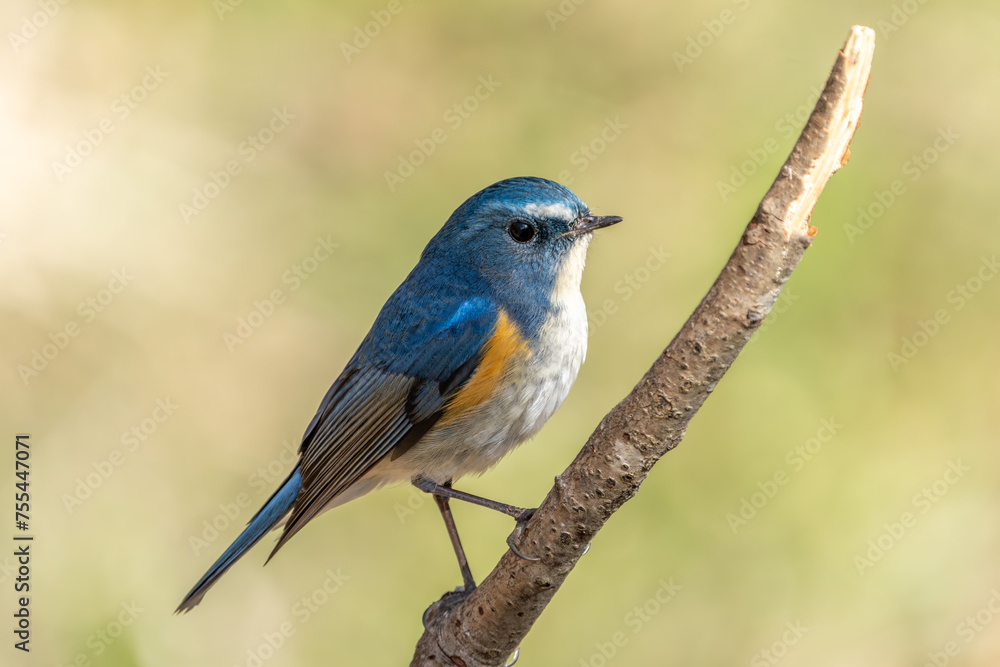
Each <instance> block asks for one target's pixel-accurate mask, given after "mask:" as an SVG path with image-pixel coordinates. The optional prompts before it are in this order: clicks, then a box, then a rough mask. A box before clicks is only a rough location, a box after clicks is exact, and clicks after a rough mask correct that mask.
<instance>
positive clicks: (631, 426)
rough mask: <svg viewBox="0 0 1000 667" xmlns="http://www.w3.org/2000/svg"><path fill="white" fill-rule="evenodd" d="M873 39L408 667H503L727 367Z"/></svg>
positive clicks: (835, 77) (844, 65)
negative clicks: (585, 434)
mask: <svg viewBox="0 0 1000 667" xmlns="http://www.w3.org/2000/svg"><path fill="white" fill-rule="evenodd" d="M874 49H875V32H874V31H873V30H871V29H870V28H866V27H863V26H854V27H853V28H852V29H851V32H850V34H849V36H848V39H847V42H846V43H845V44H844V47H843V49H842V50H841V51H840V54H839V56H838V57H837V61H836V63H834V66H833V71H832V72H831V74H830V78H829V79H828V80H827V82H826V87H825V89H824V90H823V93H822V95H821V96H820V98H819V100H818V101H817V103H816V107H815V109H814V110H813V112H812V115H811V116H810V117H809V120H808V122H807V123H806V126H805V128H804V129H803V130H802V134H801V136H800V137H799V139H798V141H797V142H796V144H795V147H794V148H793V149H792V152H791V155H789V157H788V159H787V160H786V161H785V164H784V166H782V168H781V171H780V172H779V174H778V176H777V178H776V179H775V181H774V183H773V184H772V185H771V188H770V190H768V192H767V194H766V195H765V196H764V198H763V200H761V202H760V206H759V207H758V208H757V211H756V213H755V214H754V216H753V219H752V220H751V221H750V223H749V224H748V225H747V228H746V231H745V232H744V233H743V236H742V238H741V239H740V242H739V244H738V245H737V247H736V249H735V250H734V251H733V254H732V256H731V257H730V258H729V261H728V262H727V263H726V265H725V267H724V268H723V269H722V273H721V274H720V275H719V277H718V279H716V281H715V284H714V285H712V287H711V289H710V290H709V291H708V294H707V295H706V296H705V298H704V299H702V301H701V303H700V304H699V305H698V307H697V308H696V309H695V311H694V313H692V315H691V317H690V318H688V320H687V322H685V324H684V326H683V327H682V328H681V330H680V332H679V333H678V334H677V335H676V336H675V337H674V339H673V340H672V341H671V342H670V344H669V345H668V346H667V348H666V349H665V350H664V351H663V353H662V354H661V355H660V356H659V358H658V359H657V360H656V361H655V362H654V363H653V366H652V368H650V369H649V371H648V372H647V373H646V375H645V376H644V377H643V378H642V379H641V380H640V381H639V384H637V385H636V386H635V388H634V389H633V390H632V392H631V393H630V394H629V395H628V396H626V397H625V399H624V400H623V401H622V402H621V403H619V404H618V405H617V406H615V408H614V409H612V410H611V412H609V413H608V414H607V415H606V416H605V417H604V419H603V420H602V421H601V423H600V424H599V425H598V427H597V430H595V431H594V433H593V434H592V435H591V436H590V438H589V439H588V440H587V443H586V444H585V445H584V447H583V449H582V450H581V451H580V453H579V454H578V455H577V457H576V459H575V460H574V461H573V462H572V463H571V464H570V465H569V467H568V468H566V470H565V471H564V472H563V473H562V474H561V475H559V476H558V477H556V479H555V485H554V486H553V487H552V490H551V491H549V494H548V495H547V496H546V498H545V500H544V501H543V502H542V504H541V506H539V508H538V511H537V512H536V513H535V515H534V516H533V517H532V518H531V520H530V521H529V522H528V524H527V526H526V527H525V530H524V533H523V534H522V536H521V542H520V544H519V545H518V546H519V549H520V550H521V551H522V552H523V553H527V554H530V555H533V556H540V557H541V560H539V561H527V560H523V559H521V558H518V557H517V556H515V555H514V554H513V553H511V552H510V551H508V552H506V553H505V554H504V555H503V556H502V557H501V559H500V562H499V563H498V564H497V566H496V568H495V569H494V570H493V572H492V573H490V575H489V576H488V577H487V578H486V579H485V580H484V581H483V582H482V584H480V586H479V587H478V588H477V589H476V590H474V591H473V592H472V593H471V594H470V595H468V596H467V597H465V598H464V599H463V597H462V595H461V594H458V593H447V594H445V595H444V596H443V597H442V598H441V599H440V600H438V601H437V602H435V603H434V604H433V605H431V606H430V607H429V608H428V610H427V612H426V613H425V616H424V620H425V628H426V629H425V632H424V634H423V636H422V637H421V638H420V640H419V642H418V643H417V647H416V651H415V654H414V657H413V662H412V663H411V667H412V666H419V667H431V666H433V667H442V666H448V667H453V666H455V665H460V666H462V667H487V666H489V667H494V666H497V665H503V664H504V662H505V661H506V660H507V658H508V657H509V656H510V655H511V653H513V652H514V650H515V649H516V648H517V646H518V645H519V644H520V643H521V640H522V639H524V637H525V636H526V635H527V634H528V631H529V630H530V629H531V626H532V625H533V624H534V622H535V621H536V620H537V619H538V617H539V615H540V614H541V613H542V611H543V610H544V609H545V607H546V605H547V604H548V603H549V601H550V600H551V599H552V596H553V595H555V593H556V591H557V590H559V587H560V586H561V585H562V583H563V581H564V580H565V579H566V576H567V575H568V574H569V572H570V571H571V570H572V569H573V567H574V565H576V562H577V560H579V558H580V556H581V555H582V554H583V552H584V551H585V549H586V548H587V545H588V544H590V542H591V540H592V539H593V538H594V536H595V535H596V534H597V531H599V530H600V529H601V528H602V527H603V526H604V524H605V522H606V521H607V520H608V519H609V518H610V517H611V515H612V514H614V513H615V512H616V511H617V510H618V509H619V508H620V507H621V506H622V505H623V504H624V503H625V502H626V501H627V500H629V499H630V498H632V496H634V495H635V493H636V491H638V489H639V485H640V484H642V482H643V480H644V479H645V478H646V475H647V474H648V473H649V471H650V469H651V468H652V467H653V465H654V464H655V463H656V462H657V461H658V460H659V459H660V457H661V456H663V455H664V454H666V453H667V452H669V451H670V450H671V449H673V448H674V447H676V446H677V445H678V444H679V443H680V441H681V439H683V437H684V434H685V432H686V430H687V427H688V424H689V422H690V421H691V419H692V417H694V415H695V413H697V411H698V409H699V408H700V407H701V405H702V403H704V402H705V399H707V398H708V396H709V394H711V393H712V390H714V389H715V386H716V384H717V383H718V382H719V380H720V379H722V376H723V375H724V374H725V372H726V371H727V370H728V369H729V367H730V365H732V363H733V361H735V360H736V357H737V355H738V354H739V353H740V350H742V349H743V346H744V345H745V344H746V342H747V341H748V340H749V339H750V336H751V335H752V334H753V333H754V331H755V330H756V329H757V327H758V326H759V325H760V323H761V321H763V319H764V317H765V316H766V315H767V314H768V313H769V312H770V310H771V307H772V306H773V305H774V302H775V300H776V299H777V298H778V295H779V294H780V293H781V289H782V287H783V286H784V285H785V282H786V281H787V280H788V278H789V277H790V276H791V273H792V271H793V270H794V269H795V267H796V265H798V263H799V260H801V259H802V256H803V254H804V253H805V250H806V248H808V247H809V245H810V244H811V243H812V239H813V236H814V235H815V233H816V229H815V228H814V227H812V226H810V225H809V218H810V216H811V215H812V211H813V207H814V206H815V205H816V201H817V200H818V199H819V196H820V193H821V192H822V190H823V187H824V186H825V185H826V183H827V181H828V180H829V178H830V176H831V175H833V173H834V172H835V171H837V170H838V169H839V168H840V167H841V166H843V165H844V164H846V162H847V158H848V155H849V150H848V148H849V145H850V142H851V138H852V137H853V136H854V131H855V129H856V128H857V126H858V122H859V120H860V118H861V107H862V100H863V97H864V92H865V88H866V86H867V84H868V76H869V73H870V71H871V61H872V55H873V53H874Z"/></svg>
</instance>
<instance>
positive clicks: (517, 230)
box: [507, 220, 535, 243]
mask: <svg viewBox="0 0 1000 667" xmlns="http://www.w3.org/2000/svg"><path fill="white" fill-rule="evenodd" d="M507 233H508V234H510V237H511V238H512V239H514V240H515V241H517V242H518V243H527V242H528V241H530V240H531V239H533V238H535V228H534V227H533V226H532V225H530V224H528V223H527V222H525V221H524V220H512V221H511V223H510V224H509V225H507Z"/></svg>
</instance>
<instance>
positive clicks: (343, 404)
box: [272, 298, 507, 555]
mask: <svg viewBox="0 0 1000 667" xmlns="http://www.w3.org/2000/svg"><path fill="white" fill-rule="evenodd" d="M435 310H437V309H435ZM441 311H443V312H436V313H427V312H424V313H419V314H415V315H416V317H417V318H419V319H418V320H417V321H418V322H420V324H419V325H418V326H417V327H415V328H414V329H412V330H410V331H402V332H401V331H400V329H399V328H396V329H394V330H393V329H392V327H393V326H395V325H397V324H398V320H397V321H388V322H383V323H382V325H381V326H380V324H379V322H376V326H374V327H373V329H372V333H371V334H369V339H370V338H372V336H379V335H380V334H381V335H383V336H388V337H392V336H396V337H397V339H396V340H395V341H394V342H393V343H391V344H390V345H389V346H388V347H386V345H385V343H384V341H382V342H381V343H380V347H381V350H382V351H383V353H380V354H378V355H376V356H377V357H379V358H372V355H365V354H362V352H363V350H364V349H365V344H363V345H362V349H361V350H359V354H357V355H355V357H354V359H352V361H351V363H349V364H348V367H347V368H346V369H345V370H344V372H343V373H342V374H341V376H340V377H339V378H338V379H337V381H336V382H334V384H333V386H332V387H331V388H330V390H329V392H327V395H326V397H325V398H324V399H323V402H322V403H321V404H320V407H319V410H318V411H317V413H316V416H315V417H313V420H312V422H311V423H310V424H309V426H308V428H307V429H306V433H305V436H304V438H303V442H302V447H301V449H300V453H301V459H300V462H299V468H300V470H301V474H302V490H301V492H300V493H299V496H298V498H297V500H296V502H295V505H294V507H293V508H292V512H291V516H290V518H289V520H288V523H287V524H286V525H285V530H284V533H283V534H282V536H281V539H280V540H279V541H278V544H277V545H276V546H275V549H274V551H275V552H276V551H277V550H278V549H279V548H281V546H282V545H283V544H284V543H285V542H287V541H288V539H289V538H290V537H291V536H292V535H294V534H295V533H296V532H298V530H300V529H301V528H302V526H304V525H305V524H306V523H307V522H308V521H309V520H310V519H312V518H313V517H315V516H316V515H317V514H319V513H320V512H322V511H323V508H324V507H326V505H327V504H328V503H329V502H330V501H331V500H333V499H334V498H335V497H336V496H337V495H338V494H340V493H342V492H343V491H345V490H346V489H347V488H349V487H350V486H351V485H352V484H354V483H355V482H357V481H358V480H359V479H361V477H362V476H364V474H365V473H366V472H368V471H369V470H370V469H371V468H372V467H373V466H374V465H375V464H376V463H377V462H378V461H379V460H381V459H382V458H383V457H385V456H387V455H392V456H399V455H400V454H401V453H403V452H405V451H406V450H407V449H409V448H410V447H412V446H413V445H414V444H415V443H416V442H417V441H418V440H420V438H421V437H423V435H424V434H425V433H427V431H428V430H430V428H431V427H432V426H434V424H435V423H436V422H437V421H438V420H439V419H440V418H441V416H442V415H443V414H444V413H445V411H446V410H447V409H448V407H449V406H448V402H449V400H451V399H453V398H454V397H455V396H456V394H457V393H458V392H459V389H460V388H461V387H462V386H463V385H464V384H465V383H466V382H467V381H468V380H469V378H470V377H471V376H472V375H473V373H475V371H476V369H477V367H479V366H480V361H481V360H482V358H483V355H484V353H485V351H486V350H487V349H488V348H489V347H490V341H491V338H495V333H496V330H497V326H496V325H497V322H498V321H501V320H502V321H507V319H506V316H505V315H504V314H503V311H502V310H499V309H498V308H497V307H496V306H495V305H494V304H492V303H490V302H489V301H486V300H484V299H479V298H473V299H469V300H466V301H463V302H461V303H459V304H457V305H451V306H445V307H442V308H441ZM380 319H381V316H380ZM393 319H394V318H393ZM404 319H405V318H404ZM433 322H439V323H442V324H440V325H439V326H437V327H433V325H432V324H431V323H433ZM392 331H395V333H392ZM368 342H369V341H368V339H366V343H368ZM393 348H395V349H393ZM385 351H388V354H385V353H384V352H385ZM404 351H405V352H404ZM272 555H273V554H272Z"/></svg>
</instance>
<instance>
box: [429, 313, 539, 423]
mask: <svg viewBox="0 0 1000 667" xmlns="http://www.w3.org/2000/svg"><path fill="white" fill-rule="evenodd" d="M484 348H485V349H484V351H483V358H482V360H481V361H480V362H479V366H477V367H476V371H475V372H474V373H473V374H472V377H471V378H469V381H468V382H466V383H465V384H464V385H463V386H462V388H461V389H459V390H458V391H457V392H456V393H455V395H454V396H453V397H452V398H451V400H450V401H449V402H448V405H447V407H446V408H445V412H444V416H443V417H442V419H441V425H442V426H444V425H447V424H451V423H454V422H455V421H457V420H458V419H459V418H460V417H462V416H463V415H465V414H468V413H469V412H470V411H471V410H474V409H475V408H476V406H478V405H480V404H482V403H484V402H485V401H486V400H488V399H489V398H490V396H492V395H493V392H494V391H495V390H496V388H497V386H498V385H499V384H500V381H501V379H502V378H503V376H504V375H505V374H506V373H507V371H508V370H510V369H511V367H512V365H513V364H515V363H517V362H519V361H520V360H521V359H525V358H526V357H527V356H528V355H530V354H531V350H529V349H528V345H527V344H526V343H525V342H524V338H522V337H521V332H520V331H519V330H518V327H517V324H515V323H514V322H513V321H511V319H510V318H509V317H507V313H505V312H504V311H503V309H502V308H501V309H500V312H499V313H498V314H497V322H496V324H495V325H494V326H493V333H492V334H491V335H490V338H489V340H488V341H486V345H485V346H484Z"/></svg>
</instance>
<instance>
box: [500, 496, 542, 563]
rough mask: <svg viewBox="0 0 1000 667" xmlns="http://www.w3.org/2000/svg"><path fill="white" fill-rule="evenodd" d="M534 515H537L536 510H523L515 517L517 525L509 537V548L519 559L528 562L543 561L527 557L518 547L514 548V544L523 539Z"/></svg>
mask: <svg viewBox="0 0 1000 667" xmlns="http://www.w3.org/2000/svg"><path fill="white" fill-rule="evenodd" d="M534 514H535V510H534V509H526V510H521V512H520V513H518V515H517V516H515V517H514V519H515V520H516V521H517V525H515V526H514V530H513V532H511V534H510V535H508V536H507V546H508V547H510V550H511V552H512V553H513V554H514V555H515V556H517V557H518V558H521V559H523V560H528V561H538V560H542V559H541V558H532V557H531V556H525V555H524V554H523V553H521V552H520V551H518V549H517V547H516V546H514V542H515V541H517V540H519V539H520V538H521V535H522V534H524V526H525V525H526V524H527V523H528V519H530V518H531V517H532V516H534Z"/></svg>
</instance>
